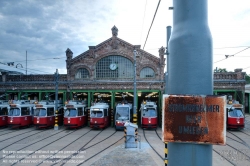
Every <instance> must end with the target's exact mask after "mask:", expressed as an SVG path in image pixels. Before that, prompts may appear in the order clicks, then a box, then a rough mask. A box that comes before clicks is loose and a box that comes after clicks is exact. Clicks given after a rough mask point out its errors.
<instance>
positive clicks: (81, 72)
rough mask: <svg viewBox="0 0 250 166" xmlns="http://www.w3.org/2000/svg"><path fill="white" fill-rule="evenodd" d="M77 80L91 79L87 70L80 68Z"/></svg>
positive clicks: (76, 76)
mask: <svg viewBox="0 0 250 166" xmlns="http://www.w3.org/2000/svg"><path fill="white" fill-rule="evenodd" d="M75 78H76V79H81V78H89V71H88V70H87V69H85V68H80V69H78V70H77V72H76V75H75Z"/></svg>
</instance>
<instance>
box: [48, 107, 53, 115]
mask: <svg viewBox="0 0 250 166" xmlns="http://www.w3.org/2000/svg"><path fill="white" fill-rule="evenodd" d="M53 115H54V108H47V116H53Z"/></svg>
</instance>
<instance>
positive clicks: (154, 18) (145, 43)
mask: <svg viewBox="0 0 250 166" xmlns="http://www.w3.org/2000/svg"><path fill="white" fill-rule="evenodd" d="M160 2H161V0H159V2H158V5H157V7H156V10H155V14H154V17H153V20H152V22H151V25H150V27H149V30H148V34H147V37H146V40H145V43H144V46H143V50H144V47H145V45H146V43H147V40H148V35H149V32H150V30H151V27H152V25H153V23H154V19H155V16H156V13H157V11H158V8H159V5H160Z"/></svg>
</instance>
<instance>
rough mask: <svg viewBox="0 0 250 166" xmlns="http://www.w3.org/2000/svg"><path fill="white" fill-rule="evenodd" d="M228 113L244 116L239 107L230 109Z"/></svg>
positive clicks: (234, 115)
mask: <svg viewBox="0 0 250 166" xmlns="http://www.w3.org/2000/svg"><path fill="white" fill-rule="evenodd" d="M229 115H230V116H231V117H244V115H243V113H242V111H241V110H240V109H230V110H229Z"/></svg>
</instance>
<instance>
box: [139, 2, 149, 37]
mask: <svg viewBox="0 0 250 166" xmlns="http://www.w3.org/2000/svg"><path fill="white" fill-rule="evenodd" d="M147 2H148V1H147V0H146V3H145V7H144V15H143V22H142V27H141V37H142V32H143V26H144V20H145V12H146V7H147ZM141 37H140V42H141Z"/></svg>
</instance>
